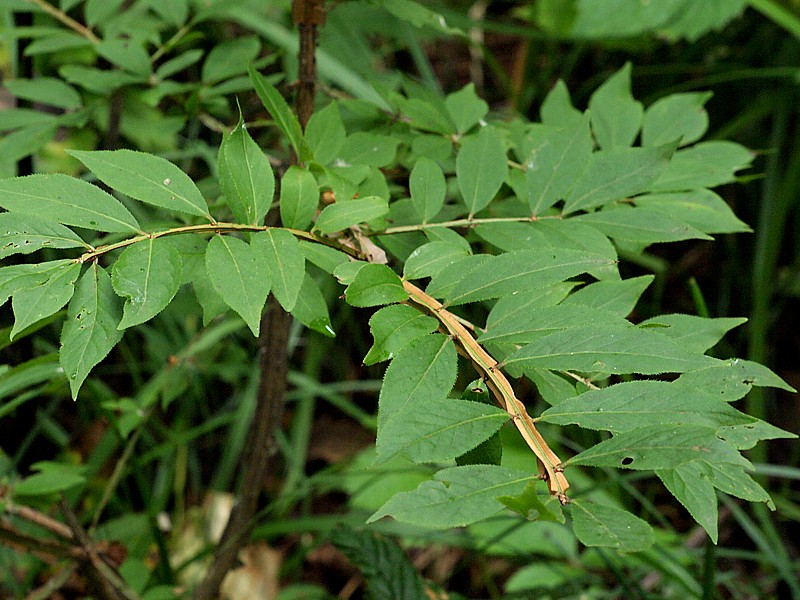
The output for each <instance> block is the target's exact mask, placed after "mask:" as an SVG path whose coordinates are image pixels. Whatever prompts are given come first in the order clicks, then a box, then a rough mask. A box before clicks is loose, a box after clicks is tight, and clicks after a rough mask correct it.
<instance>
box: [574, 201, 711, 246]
mask: <svg viewBox="0 0 800 600" xmlns="http://www.w3.org/2000/svg"><path fill="white" fill-rule="evenodd" d="M573 219H574V220H576V221H578V222H580V223H585V224H587V225H591V226H592V227H595V228H596V229H599V230H600V231H602V232H603V233H604V234H605V235H607V236H608V237H610V238H611V239H614V240H623V241H627V242H636V243H639V244H655V243H662V242H679V241H681V240H691V239H696V240H710V239H712V238H711V236H708V235H706V234H705V233H703V232H702V231H698V230H697V229H695V228H694V227H692V226H691V225H689V224H688V223H685V222H683V221H680V220H678V219H674V218H672V217H670V216H667V215H665V214H664V213H659V212H658V211H654V210H649V209H647V208H641V207H636V208H634V207H631V206H626V205H619V206H612V207H609V208H607V209H604V210H598V211H596V212H593V213H589V214H585V215H578V216H576V217H573Z"/></svg>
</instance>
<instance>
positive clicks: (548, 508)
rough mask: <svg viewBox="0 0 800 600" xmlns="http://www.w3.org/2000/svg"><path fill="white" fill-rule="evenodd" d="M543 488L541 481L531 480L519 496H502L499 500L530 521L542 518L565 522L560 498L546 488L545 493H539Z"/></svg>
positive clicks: (543, 519)
mask: <svg viewBox="0 0 800 600" xmlns="http://www.w3.org/2000/svg"><path fill="white" fill-rule="evenodd" d="M542 488H544V486H543V485H542V483H541V482H540V481H530V482H528V485H527V486H525V490H523V492H522V493H521V494H519V495H518V496H500V497H499V498H498V500H499V501H500V502H502V503H503V504H504V505H505V506H506V507H507V508H509V509H510V510H513V511H514V512H516V513H519V514H520V515H522V516H523V517H524V518H525V519H527V520H528V521H536V520H542V521H553V522H555V523H562V524H563V523H564V522H565V521H566V519H565V518H564V512H563V510H562V509H561V504H560V503H559V501H558V498H556V497H555V496H553V495H552V494H549V493H548V492H547V491H546V489H545V491H544V493H539V491H538V490H540V489H542Z"/></svg>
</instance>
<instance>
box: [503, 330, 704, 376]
mask: <svg viewBox="0 0 800 600" xmlns="http://www.w3.org/2000/svg"><path fill="white" fill-rule="evenodd" d="M504 363H505V364H506V365H514V366H518V367H526V368H527V367H535V368H540V369H556V370H559V371H565V370H572V369H574V370H577V371H585V372H597V373H611V374H617V375H619V374H623V373H642V374H645V375H655V374H659V373H683V372H684V371H689V370H691V369H697V368H702V367H703V366H707V365H713V364H717V363H718V361H716V360H715V359H712V358H711V357H708V356H703V355H702V354H698V353H694V352H689V351H688V350H685V349H684V348H683V347H681V346H679V345H678V344H677V343H676V342H673V341H672V340H670V339H668V338H667V337H666V336H663V335H659V334H658V333H655V332H654V331H650V330H647V329H639V328H637V327H633V326H619V325H594V324H592V323H584V324H582V325H576V326H575V327H570V328H569V329H565V330H563V331H558V332H556V333H551V334H550V335H548V336H546V337H543V338H541V339H538V340H536V341H535V342H533V343H532V344H528V345H527V346H524V347H522V348H521V349H520V350H518V351H517V352H515V353H514V354H512V355H511V356H509V357H508V358H506V360H505V361H504Z"/></svg>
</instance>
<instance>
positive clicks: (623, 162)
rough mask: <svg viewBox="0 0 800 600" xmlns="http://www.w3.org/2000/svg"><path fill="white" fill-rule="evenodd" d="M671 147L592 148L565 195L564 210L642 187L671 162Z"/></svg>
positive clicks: (601, 202)
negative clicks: (582, 168)
mask: <svg viewBox="0 0 800 600" xmlns="http://www.w3.org/2000/svg"><path fill="white" fill-rule="evenodd" d="M674 150H675V147H674V146H673V145H669V146H659V147H657V148H622V149H620V148H618V149H614V150H601V151H599V152H595V153H594V154H592V158H591V160H590V161H589V164H588V166H587V167H586V169H585V170H584V171H583V174H582V175H580V177H578V181H577V182H575V187H573V188H572V190H570V192H569V194H568V195H567V198H566V202H565V203H564V213H571V212H575V211H577V210H586V209H589V208H594V207H596V206H602V205H604V204H607V203H609V202H611V201H613V200H622V199H624V198H628V197H629V196H633V195H635V194H639V193H641V192H644V191H646V190H647V189H648V186H651V184H652V183H653V182H654V181H655V180H656V179H658V177H659V176H661V174H662V173H664V172H665V170H666V169H667V168H668V166H667V165H669V164H671V163H670V157H671V156H672V154H673V152H674ZM651 187H652V186H651Z"/></svg>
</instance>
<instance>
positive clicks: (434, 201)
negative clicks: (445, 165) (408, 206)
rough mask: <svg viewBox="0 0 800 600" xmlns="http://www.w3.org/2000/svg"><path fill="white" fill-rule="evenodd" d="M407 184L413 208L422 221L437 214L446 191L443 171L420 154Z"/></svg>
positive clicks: (425, 221) (442, 203)
mask: <svg viewBox="0 0 800 600" xmlns="http://www.w3.org/2000/svg"><path fill="white" fill-rule="evenodd" d="M408 185H409V189H410V192H411V201H412V202H413V203H414V209H415V210H416V211H417V214H418V215H419V216H420V217H421V218H422V222H423V223H427V222H428V221H430V220H431V219H432V218H433V217H435V216H436V215H438V214H439V211H440V210H442V206H443V205H444V198H445V194H446V193H447V182H446V181H445V179H444V173H442V170H441V169H440V168H439V165H437V164H436V163H435V162H434V161H432V160H431V159H430V158H426V157H424V156H421V157H420V158H418V159H417V162H416V163H414V168H413V169H411V176H410V177H409V180H408Z"/></svg>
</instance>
